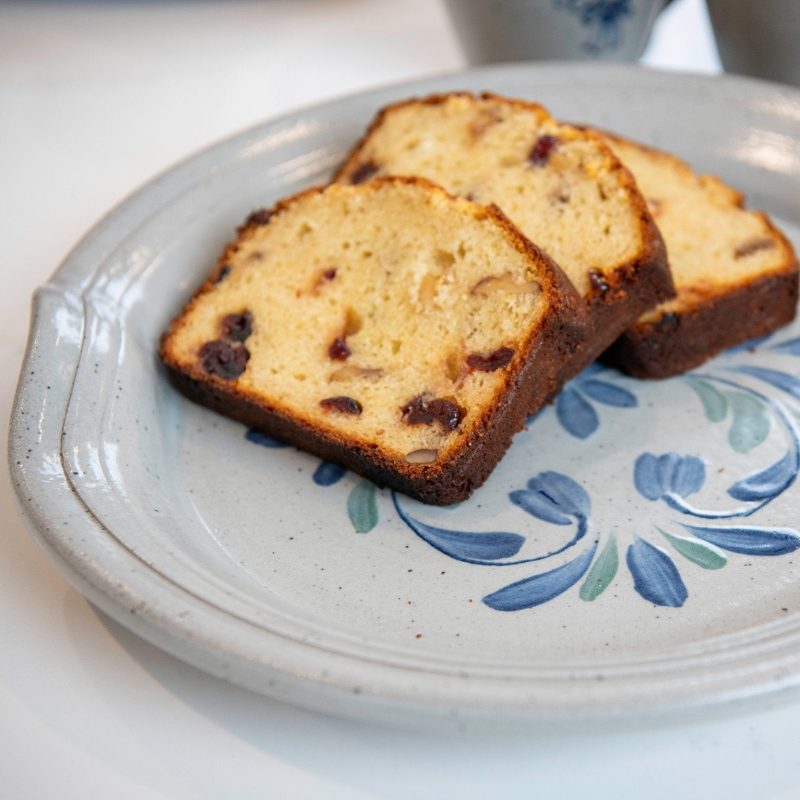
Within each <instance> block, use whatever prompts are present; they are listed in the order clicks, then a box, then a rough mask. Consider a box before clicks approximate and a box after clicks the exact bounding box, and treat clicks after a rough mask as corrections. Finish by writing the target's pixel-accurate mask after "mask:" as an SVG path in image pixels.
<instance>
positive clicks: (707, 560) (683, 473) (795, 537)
mask: <svg viewBox="0 0 800 800" xmlns="http://www.w3.org/2000/svg"><path fill="white" fill-rule="evenodd" d="M771 339H772V337H770V336H767V337H762V338H761V339H758V340H753V341H751V342H748V343H746V344H744V345H741V346H739V347H736V348H733V349H731V350H729V351H728V352H727V353H726V354H724V355H723V356H722V357H721V358H720V359H719V360H718V361H715V362H713V365H712V366H713V367H714V370H713V371H712V372H708V373H702V372H693V373H690V374H688V375H686V376H683V377H682V378H681V379H679V380H682V381H683V382H684V384H685V385H686V386H687V387H689V388H690V389H691V390H692V391H693V392H694V393H695V394H696V396H697V397H698V399H699V400H700V403H701V405H702V408H703V411H704V413H705V416H706V419H707V420H708V421H709V422H710V423H711V424H720V425H722V424H724V425H727V426H729V431H728V443H729V445H730V447H731V449H732V450H733V451H734V452H735V453H748V452H749V451H750V450H752V449H754V448H755V447H758V446H759V445H760V444H761V443H762V442H763V441H765V440H766V439H767V438H768V437H769V436H770V432H779V433H780V436H781V438H782V440H783V441H784V442H786V443H788V444H787V449H786V451H785V453H784V454H783V455H782V456H781V457H780V458H778V459H777V460H776V461H774V462H773V463H771V464H768V465H767V466H764V467H761V468H759V469H757V470H756V471H754V472H751V473H750V474H747V475H744V476H741V477H738V478H737V479H736V480H734V481H733V483H731V484H730V485H729V486H728V487H727V489H726V493H727V496H728V497H730V498H731V499H732V500H735V501H737V503H738V505H736V506H735V507H734V508H724V509H706V508H700V507H698V506H697V505H695V503H696V502H697V501H696V500H695V498H696V497H698V496H701V495H702V494H703V491H704V488H705V484H706V480H707V472H708V470H707V463H706V462H704V460H703V459H702V457H701V455H700V454H698V453H677V452H673V451H669V452H662V453H655V452H647V451H645V452H641V453H640V454H639V455H638V456H637V457H636V459H635V460H634V463H633V464H632V470H631V473H630V477H631V480H632V483H633V486H634V487H635V489H636V491H637V492H638V494H639V495H640V496H641V497H642V498H643V499H644V500H645V501H646V502H649V503H653V504H656V506H661V507H663V508H664V509H665V513H666V514H667V517H666V518H665V521H663V522H662V524H663V527H661V526H660V525H657V524H655V522H648V523H645V525H644V529H641V526H640V529H639V530H637V531H636V532H635V534H634V533H633V532H632V531H631V532H630V533H631V539H630V542H629V544H628V545H627V548H626V549H625V551H624V553H625V559H624V564H625V566H626V567H627V570H628V572H629V573H630V580H631V582H632V586H633V589H634V590H635V591H636V592H637V593H638V594H639V595H640V596H641V597H642V598H643V599H644V600H646V601H648V602H650V603H653V604H654V605H656V606H664V607H670V608H679V607H681V606H683V604H684V603H685V602H686V601H687V599H688V598H689V596H690V591H689V589H690V587H687V585H686V583H685V582H684V579H683V577H682V575H681V570H680V568H679V563H680V561H677V562H676V560H675V558H673V555H672V554H671V553H672V552H674V553H675V554H677V555H678V556H680V557H681V558H683V559H686V560H688V561H690V562H691V563H693V564H695V565H697V566H700V567H702V568H703V569H706V570H718V569H721V568H723V567H724V566H725V565H726V564H727V561H728V555H727V554H729V553H730V554H734V555H743V556H751V557H752V556H783V555H786V554H788V553H792V552H794V551H795V550H797V549H799V548H800V533H798V532H797V531H796V530H794V529H792V528H788V527H777V526H764V525H751V524H749V523H748V524H744V523H743V522H742V521H743V520H745V519H747V518H748V517H751V516H752V515H753V514H755V513H756V512H757V511H759V510H760V509H762V508H763V507H764V506H766V505H767V504H769V503H771V502H773V501H774V500H776V499H777V498H778V497H780V496H781V495H782V494H783V493H784V492H785V491H786V490H787V489H789V488H790V487H791V486H792V485H793V484H794V483H795V481H796V480H797V477H798V474H799V473H800V435H799V434H798V430H797V424H796V420H800V412H798V410H797V409H796V408H792V407H791V406H789V407H788V408H787V407H786V406H785V404H784V403H783V402H780V400H779V399H776V398H773V397H770V396H768V395H766V394H764V393H763V392H761V391H759V390H757V389H754V388H752V387H751V386H750V385H748V384H746V383H742V382H741V381H739V380H734V379H733V378H731V377H728V375H735V376H745V377H746V378H749V379H751V380H755V381H756V382H759V383H762V384H766V385H767V386H769V387H772V388H774V389H777V390H779V392H780V393H782V394H783V395H785V396H786V397H787V398H789V399H790V400H791V401H796V400H800V379H798V378H797V377H796V376H795V375H794V374H793V373H791V372H784V371H782V370H777V369H774V368H773V367H769V368H767V367H764V366H761V365H759V364H748V363H741V360H742V358H744V359H747V358H748V354H749V355H753V354H756V355H757V354H758V353H759V352H761V351H769V352H770V353H775V354H779V355H781V356H789V357H800V337H798V338H793V339H789V340H786V341H782V342H778V343H772V342H771ZM720 371H721V372H722V373H723V374H719V373H720ZM614 375H615V373H613V372H612V371H611V370H608V369H606V368H603V367H600V366H598V365H592V366H591V367H589V368H588V369H587V370H585V371H584V373H583V374H581V375H580V376H578V377H577V378H576V379H574V380H573V381H571V382H570V383H569V384H568V385H567V386H566V387H565V388H564V390H563V391H562V392H561V394H560V395H559V397H558V398H557V400H556V404H555V415H556V419H557V420H558V422H559V424H560V425H561V426H562V427H563V428H564V430H565V431H567V432H568V433H569V434H570V435H572V436H573V437H575V438H577V439H579V440H584V439H586V438H588V437H589V436H590V435H591V434H592V433H594V432H595V431H596V430H597V429H598V428H599V427H600V424H601V420H600V416H599V414H598V413H597V411H596V409H595V407H594V405H593V403H599V404H601V405H604V406H610V407H614V408H617V409H634V408H637V407H638V405H639V403H638V400H637V398H636V396H635V395H634V394H633V392H632V391H630V389H628V388H625V387H623V386H620V385H619V384H618V383H617V382H616V380H615V378H614V377H613V376H614ZM631 384H632V382H630V381H629V382H628V385H629V386H630V385H631ZM542 413H547V412H546V411H545V412H540V414H538V415H537V416H536V418H535V419H536V420H538V419H540V418H541V416H542ZM531 422H532V421H531V420H529V423H531ZM246 438H247V439H248V440H249V441H252V442H254V443H256V444H259V445H262V446H265V447H268V448H279V447H284V446H285V445H284V444H283V443H282V442H280V441H278V440H276V439H272V438H271V437H268V436H265V435H264V434H262V433H259V432H258V431H254V430H250V431H248V432H247V434H246ZM719 472H722V470H719ZM345 475H346V470H345V469H344V468H343V467H340V466H338V465H336V464H332V463H328V462H321V463H320V464H319V465H318V466H317V468H316V469H315V471H314V473H313V476H312V478H313V481H314V483H315V484H316V485H317V486H320V487H329V486H332V485H334V484H336V483H338V482H340V481H341V480H342V479H343V478H344V477H345ZM390 495H391V500H392V505H393V507H394V510H395V512H396V514H397V516H398V517H399V519H400V520H401V521H402V522H403V523H404V524H405V525H406V526H407V527H408V528H409V529H410V530H411V531H412V532H413V533H414V534H415V535H416V536H418V537H419V538H420V539H421V540H422V541H424V542H425V543H426V544H427V545H429V546H430V547H432V548H434V549H435V550H437V551H438V552H439V553H441V555H442V556H444V557H447V558H451V559H455V560H457V561H460V562H463V563H466V564H470V565H475V566H482V567H494V568H502V567H513V566H519V565H525V564H530V565H536V566H538V567H541V566H542V565H546V562H548V561H551V560H552V559H556V561H557V562H561V561H563V563H559V564H558V566H552V567H550V568H545V569H540V570H539V571H536V572H534V574H531V575H528V576H527V577H524V578H522V579H520V580H516V581H513V582H511V583H507V584H506V585H502V586H500V587H499V588H496V589H494V590H492V591H490V592H489V593H488V594H486V595H485V596H484V597H483V603H484V604H485V605H486V606H488V607H489V608H491V609H494V610H496V611H506V612H511V611H521V610H523V609H530V608H533V607H536V606H540V605H542V604H544V603H547V602H549V601H551V600H554V599H555V598H556V597H558V596H559V595H562V594H564V593H565V592H567V591H568V590H569V589H571V588H572V587H574V586H576V585H577V584H578V583H579V582H580V584H581V585H580V588H579V591H578V594H579V597H580V599H581V600H584V601H587V602H592V601H594V600H596V599H597V598H598V597H600V596H601V595H602V594H603V592H604V591H605V590H606V589H607V588H608V587H609V586H610V585H611V584H612V583H613V582H614V581H615V580H617V579H618V571H619V564H620V553H619V546H618V544H617V537H616V535H615V534H608V535H603V532H601V531H599V530H594V528H593V525H592V521H591V510H592V502H591V497H590V494H589V492H588V491H587V489H586V488H585V487H583V486H581V485H580V484H579V483H578V482H577V481H575V480H574V479H573V478H571V477H569V476H568V475H565V474H563V473H560V472H555V471H552V470H550V471H544V472H539V473H538V474H536V475H534V476H533V477H531V478H530V479H528V480H527V482H525V484H524V485H523V486H521V487H519V488H515V489H513V490H512V491H510V492H508V496H507V499H508V502H509V504H510V505H511V507H512V508H515V509H517V510H518V511H519V512H522V513H524V514H526V515H528V516H529V517H532V518H534V519H535V520H538V523H544V524H546V525H553V526H559V527H563V528H570V529H571V530H570V532H569V533H568V535H567V537H566V541H564V543H563V544H559V545H558V546H556V547H551V548H550V549H549V550H548V551H547V552H545V553H543V554H536V555H525V554H524V551H525V546H526V542H527V541H528V539H527V537H526V536H525V535H523V534H521V533H518V532H515V531H502V530H501V531H464V530H460V529H452V528H446V527H441V526H438V525H432V524H429V523H427V522H425V521H423V520H420V519H417V518H416V517H415V516H413V515H412V514H411V513H410V512H409V511H408V510H407V509H406V508H405V507H404V505H403V504H402V503H401V502H400V497H399V496H398V495H397V494H396V493H395V492H391V493H390ZM347 508H348V514H349V516H350V520H351V522H352V524H353V528H354V530H356V531H357V532H359V533H368V532H369V531H371V530H372V529H373V528H374V527H375V525H376V524H377V522H378V517H379V513H378V507H377V503H376V487H375V486H374V485H373V484H371V483H370V482H369V481H365V480H360V481H359V482H357V483H356V484H355V485H354V486H353V487H352V488H351V491H350V494H349V496H348V503H347ZM654 518H655V517H654ZM726 520H737V521H736V522H735V523H733V524H731V523H730V522H725V521H726ZM648 527H649V528H650V530H647V528H648ZM580 543H583V546H582V547H579V544H580ZM587 543H588V544H587ZM573 548H575V549H576V554H575V555H570V554H569V552H568V551H570V550H572V549H573ZM668 548H669V549H668ZM564 554H566V555H564ZM559 556H561V558H558V557H559ZM566 556H569V557H568V560H566V561H564V558H565V557H566ZM534 568H535V567H534Z"/></svg>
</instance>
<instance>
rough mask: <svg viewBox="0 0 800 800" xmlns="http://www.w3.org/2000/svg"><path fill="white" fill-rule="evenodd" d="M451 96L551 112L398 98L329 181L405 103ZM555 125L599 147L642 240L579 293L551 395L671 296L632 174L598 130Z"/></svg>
mask: <svg viewBox="0 0 800 800" xmlns="http://www.w3.org/2000/svg"><path fill="white" fill-rule="evenodd" d="M453 97H465V98H468V99H472V100H476V99H481V100H496V101H498V102H502V103H506V104H508V105H510V106H514V107H517V108H521V109H524V110H526V111H533V112H534V113H536V114H537V116H538V117H539V118H540V119H541V120H542V121H545V120H551V119H553V118H552V117H551V115H550V113H549V112H548V111H547V110H546V109H545V108H544V107H543V106H542V105H540V104H538V103H531V102H529V101H527V100H521V99H519V98H513V97H505V96H502V95H498V94H493V93H491V92H483V93H481V94H479V95H475V94H472V93H470V92H450V93H446V94H433V95H429V96H427V97H421V98H409V99H406V100H401V101H399V102H397V103H393V104H391V105H388V106H385V107H384V108H382V109H381V110H380V111H379V112H378V113H377V114H376V116H375V117H374V118H373V120H372V122H371V123H370V124H369V126H368V127H367V130H366V132H365V133H364V135H363V136H362V137H361V138H360V139H359V141H358V142H357V143H356V145H355V146H354V147H353V149H352V150H351V151H350V152H349V153H348V155H347V156H346V157H345V159H344V162H343V163H342V165H341V166H340V167H339V168H338V169H337V171H336V173H335V174H334V177H333V181H334V182H341V181H344V180H345V179H346V177H347V175H348V174H349V173H350V172H352V170H353V169H354V167H355V166H356V165H357V164H359V162H360V154H361V150H362V149H363V147H364V146H365V144H366V143H367V141H368V140H369V138H370V137H371V136H372V134H373V133H374V132H375V131H376V130H377V129H378V128H379V127H380V126H381V125H382V124H383V121H384V119H385V118H386V117H387V115H389V114H390V113H392V112H394V111H396V110H399V109H401V108H404V107H407V106H413V105H418V104H422V105H441V104H443V103H445V102H447V101H448V100H449V99H450V98H453ZM558 124H559V125H561V126H563V127H564V128H571V129H574V130H579V131H580V132H581V133H582V134H583V135H585V136H587V137H588V138H590V139H592V140H593V141H594V142H595V143H596V144H597V146H598V148H599V149H600V150H601V151H603V152H604V153H605V154H606V155H607V156H608V158H609V164H610V169H611V170H612V172H614V173H616V174H617V177H618V179H619V181H620V185H621V186H622V187H623V188H624V189H625V190H626V191H627V192H628V193H629V195H630V197H631V199H632V201H633V205H634V211H635V213H636V215H637V216H638V219H639V230H640V233H641V243H642V244H641V248H640V250H639V252H638V253H637V254H636V255H635V256H634V257H633V258H632V259H630V260H628V261H625V262H621V263H619V264H615V265H613V266H611V267H606V268H605V269H604V270H603V272H602V276H601V277H602V281H600V282H598V284H600V285H594V286H593V287H592V288H591V290H590V292H589V295H588V296H587V297H585V298H584V302H585V304H586V307H587V311H588V325H589V328H588V333H587V336H586V339H585V340H584V342H583V343H582V345H581V346H580V348H578V350H577V351H576V352H575V354H574V355H573V357H572V358H571V359H569V360H568V361H567V362H566V363H565V364H564V365H563V366H562V367H561V369H560V371H559V379H558V385H557V388H556V390H555V391H554V392H553V395H554V394H555V393H556V392H557V391H558V389H559V388H560V387H561V386H562V385H563V384H564V383H565V382H566V381H568V380H569V379H570V378H572V377H574V376H575V375H577V374H578V373H579V372H580V371H581V370H582V369H584V368H585V367H586V366H588V365H589V364H590V363H591V362H592V361H594V360H595V359H596V358H597V357H598V356H599V355H600V354H601V353H602V352H603V351H604V350H606V348H608V347H609V345H610V344H611V343H612V342H613V341H614V340H615V339H617V337H618V336H620V334H622V332H623V331H625V330H626V329H627V328H628V327H629V326H630V325H631V324H632V323H633V322H635V321H636V320H637V319H638V318H639V316H640V315H641V314H642V313H644V312H645V311H647V310H648V309H650V308H653V306H656V305H658V303H660V302H663V301H664V300H669V299H670V298H672V297H674V296H675V287H674V284H673V282H672V274H671V273H670V271H669V264H668V260H667V252H666V248H665V246H664V240H663V239H662V237H661V233H660V232H659V230H658V227H657V226H656V224H655V222H654V221H653V218H652V216H651V214H650V211H649V209H648V207H647V201H646V200H645V198H644V197H643V196H642V194H641V192H640V191H639V188H638V186H637V185H636V181H635V180H634V178H633V175H631V173H630V171H629V170H628V169H627V168H626V167H625V166H624V165H623V164H622V162H621V161H620V160H619V159H618V158H617V157H616V155H615V154H614V153H613V151H612V150H611V149H610V148H609V147H608V145H607V144H606V143H605V142H604V141H603V137H602V136H600V135H599V134H598V133H596V132H595V131H593V130H591V129H590V128H586V127H583V126H578V125H569V124H567V123H561V122H559V123H558Z"/></svg>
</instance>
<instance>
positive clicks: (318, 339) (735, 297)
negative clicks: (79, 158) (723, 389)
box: [161, 93, 798, 503]
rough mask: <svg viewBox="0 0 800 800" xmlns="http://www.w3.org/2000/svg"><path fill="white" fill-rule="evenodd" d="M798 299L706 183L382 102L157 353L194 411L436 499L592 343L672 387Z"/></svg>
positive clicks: (541, 131)
mask: <svg viewBox="0 0 800 800" xmlns="http://www.w3.org/2000/svg"><path fill="white" fill-rule="evenodd" d="M659 229H660V230H659ZM665 242H666V249H665ZM667 253H669V256H670V262H671V265H672V275H671V274H670V271H669V268H668V264H667ZM673 279H674V283H673ZM797 286H798V268H797V260H796V258H795V256H794V253H793V251H792V249H791V247H790V246H789V245H788V243H787V242H786V240H785V238H784V237H783V236H782V235H781V234H780V233H779V232H778V230H777V229H776V228H775V227H774V226H773V225H772V224H771V223H770V221H769V220H768V218H767V217H766V216H765V215H763V214H758V213H754V212H749V211H746V210H744V208H743V207H742V199H741V197H740V196H739V195H738V194H737V193H736V192H734V191H733V190H731V189H729V188H727V187H726V186H724V184H722V183H721V182H720V181H718V180H716V179H714V178H709V177H706V176H700V177H698V176H696V175H695V174H694V173H693V172H692V171H691V169H690V168H689V167H688V166H686V165H685V164H683V163H682V162H680V161H678V160H677V159H675V158H674V157H672V156H669V155H667V154H664V153H660V152H658V151H654V150H651V149H648V148H645V147H643V146H640V145H637V144H635V143H632V142H629V141H626V140H623V139H621V138H619V137H616V136H613V135H611V134H605V133H597V132H594V131H592V130H589V129H584V128H580V127H576V126H572V125H565V124H563V123H560V122H558V121H556V120H555V119H553V118H552V117H551V116H550V115H549V114H548V113H547V112H546V111H545V110H544V109H543V108H542V107H541V106H538V105H534V104H531V103H527V102H524V101H521V100H512V99H508V98H502V97H498V96H496V95H488V94H483V95H479V96H475V95H469V94H464V93H456V94H450V95H436V96H433V97H429V98H425V99H422V100H411V101H406V102H404V103H399V104H396V105H393V106H389V107H387V108H386V109H384V110H383V111H381V112H380V113H379V114H378V116H377V117H376V118H375V120H374V122H373V123H372V125H371V126H370V127H369V129H368V130H367V132H366V134H365V135H364V137H363V138H362V140H361V141H360V142H359V143H357V144H356V145H355V147H354V149H353V150H352V151H351V153H350V155H349V156H348V157H347V159H346V160H345V163H344V164H343V165H342V167H341V168H340V170H339V171H338V173H337V175H336V176H335V181H334V183H332V184H331V185H330V186H328V187H325V188H318V189H311V190H308V191H306V192H304V193H302V194H300V195H297V196H295V197H292V198H289V199H288V200H284V201H282V202H280V203H278V204H277V205H276V206H275V207H274V208H272V209H269V210H267V209H264V210H261V211H258V212H255V213H254V214H252V215H251V217H250V218H249V219H248V220H247V222H246V223H245V224H244V225H243V226H242V227H241V228H240V229H239V235H238V238H237V239H236V240H235V241H234V242H233V243H232V244H230V245H229V246H228V247H227V249H226V250H225V252H224V253H223V255H222V257H221V259H220V261H219V265H218V267H217V269H216V270H215V272H214V273H213V274H212V275H211V276H210V277H209V278H208V279H207V280H206V282H205V283H204V284H203V286H201V288H200V289H199V290H198V291H197V293H196V294H195V296H194V297H193V298H192V299H191V300H190V301H189V302H188V304H187V305H186V306H185V308H184V309H183V311H182V312H181V313H180V314H179V316H178V317H177V318H176V319H175V320H174V321H173V323H172V325H171V326H170V328H169V330H168V331H167V332H166V333H165V335H164V337H163V338H162V344H161V356H162V359H163V361H164V362H165V364H166V366H167V368H168V370H169V372H170V374H171V376H172V378H173V380H174V381H175V382H176V384H177V385H178V386H179V388H181V389H182V390H183V391H184V392H185V393H186V394H187V395H189V396H190V397H191V398H193V399H195V400H197V401H199V402H201V403H204V404H205V405H208V406H210V407H211V408H213V409H215V410H217V411H220V412H221V413H224V414H227V415H229V416H231V417H234V418H235V419H238V420H241V421H242V422H244V423H246V424H248V425H251V426H254V427H257V428H260V429H261V430H263V431H265V432H266V433H268V434H271V435H274V436H278V437H280V438H283V439H285V440H287V441H289V442H291V443H293V444H295V445H297V446H298V447H301V448H303V449H305V450H308V451H309V452H311V453H314V454H316V455H319V456H321V457H322V458H325V459H329V460H332V461H336V462H338V463H341V464H343V465H345V466H347V467H349V468H351V469H353V470H355V471H357V472H359V473H361V474H363V475H366V476H367V477H370V478H372V479H373V480H375V481H376V482H378V483H380V484H383V485H387V486H391V487H393V488H396V489H399V490H400V491H403V492H406V493H407V494H409V495H411V496H413V497H417V498H419V499H421V500H424V501H427V502H433V503H452V502H456V501H459V500H463V499H465V498H466V497H468V496H469V495H470V494H471V492H472V491H473V490H474V489H475V488H476V487H477V486H479V485H480V484H481V483H482V482H483V481H484V480H486V478H487V477H488V475H489V474H490V472H491V471H492V469H493V468H494V466H495V465H496V464H497V462H498V461H499V460H500V458H501V457H502V455H503V453H504V452H505V450H506V449H507V448H508V447H509V445H510V443H511V439H512V436H513V434H514V433H515V432H516V431H518V430H519V429H520V428H521V427H522V426H523V424H524V421H525V418H526V416H527V415H528V414H530V413H532V412H534V411H536V410H538V409H539V408H540V407H541V406H542V405H543V404H544V403H545V402H547V401H548V400H549V399H551V398H552V397H553V396H554V395H555V394H556V393H557V392H558V390H559V389H560V387H561V386H562V385H563V383H564V382H565V381H566V380H567V379H569V378H570V377H572V376H573V375H574V374H576V373H577V372H578V371H580V370H581V369H582V368H583V367H584V366H585V365H586V364H588V363H589V362H590V361H592V360H593V359H595V358H596V357H598V356H599V355H600V354H601V353H603V351H606V355H605V357H606V358H607V359H608V360H610V361H612V362H613V363H614V364H615V365H617V366H618V367H619V368H621V369H622V370H624V371H627V372H629V373H631V374H634V375H641V376H648V377H656V376H663V375H669V374H673V373H675V372H678V371H681V370H684V369H687V368H690V367H692V366H694V365H695V364H697V363H700V362H701V361H702V360H704V359H706V358H708V357H710V356H711V355H713V354H714V353H716V352H718V351H719V350H720V349H722V348H725V347H729V346H731V345H733V344H736V343H738V342H741V341H743V340H745V339H747V338H749V337H752V336H755V335H760V334H763V333H766V332H768V331H770V330H773V329H774V328H775V327H777V326H779V325H781V324H783V323H785V322H787V321H789V320H790V319H791V318H792V317H793V316H794V313H795V307H796V302H797ZM676 290H677V293H676ZM612 343H613V344H612ZM609 346H611V347H610V349H607V348H609Z"/></svg>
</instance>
